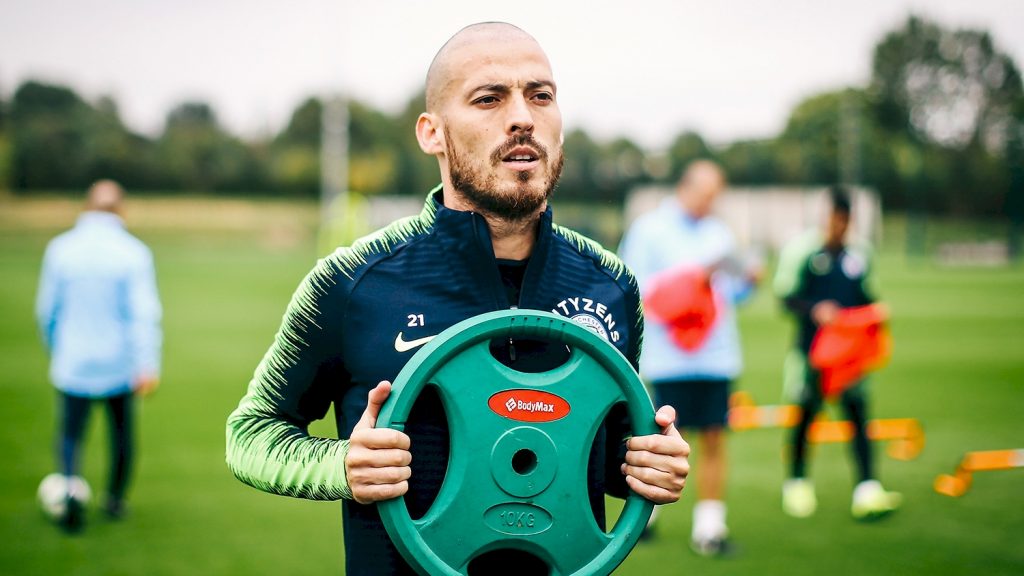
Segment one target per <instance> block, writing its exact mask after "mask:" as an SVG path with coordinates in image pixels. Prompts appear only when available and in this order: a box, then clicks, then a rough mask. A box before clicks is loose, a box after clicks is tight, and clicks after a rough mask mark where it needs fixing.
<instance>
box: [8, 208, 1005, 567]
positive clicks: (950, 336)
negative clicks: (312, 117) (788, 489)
mask: <svg viewBox="0 0 1024 576" xmlns="http://www.w3.org/2000/svg"><path fill="white" fill-rule="evenodd" d="M154 207H156V208H158V210H152V208H154ZM130 208H131V209H132V210H135V212H134V214H135V217H134V218H133V219H132V221H133V222H136V223H137V225H136V226H133V229H134V230H135V231H136V232H137V233H138V234H139V236H141V237H142V238H143V239H144V240H146V241H147V242H148V243H149V244H150V246H151V247H152V248H153V251H154V254H155V256H156V260H157V265H158V274H159V278H158V280H159V285H160V290H161V295H162V298H163V303H164V309H165V321H164V326H165V358H164V363H165V371H164V377H163V384H162V387H161V389H160V390H159V391H158V393H157V394H156V395H155V396H154V397H152V398H150V399H147V400H146V401H144V402H143V403H142V404H141V405H140V407H139V408H140V409H139V423H140V435H139V438H138V440H139V458H138V468H137V475H136V481H135V484H134V487H133V489H132V491H131V499H130V503H131V509H130V515H129V517H128V518H127V519H126V520H125V521H123V522H120V523H111V522H109V521H107V520H105V519H104V518H103V517H102V516H100V515H99V514H91V515H90V518H89V520H90V522H89V524H88V526H87V529H86V531H85V533H84V534H82V535H81V536H77V537H66V536H64V535H62V534H61V533H60V532H59V531H58V530H57V529H56V528H55V527H53V526H51V525H50V524H48V523H47V522H46V520H45V519H44V518H43V516H42V513H41V512H40V511H39V509H38V507H37V505H36V503H35V500H34V494H35V489H36V486H37V485H38V482H39V481H40V479H41V478H42V477H43V476H44V475H45V474H46V473H48V472H50V471H51V468H52V465H53V464H52V462H53V456H52V446H53V441H54V393H53V391H52V389H51V387H50V385H49V383H48V382H47V380H46V359H45V356H44V354H43V352H42V349H41V347H40V345H39V341H38V338H37V336H36V332H35V327H34V324H33V318H32V303H33V298H34V294H35V284H36V281H37V277H38V272H39V260H40V257H41V255H42V250H43V247H44V246H45V243H46V241H47V239H48V238H49V237H50V236H51V235H52V234H54V233H56V232H57V231H58V230H60V229H61V228H63V227H65V226H67V225H69V224H70V222H71V221H72V220H73V217H74V205H72V204H68V203H62V202H55V203H53V205H47V206H45V207H42V208H40V207H39V206H34V207H32V206H29V207H26V206H24V205H22V204H18V205H15V204H12V203H11V201H10V200H7V199H4V198H0V454H2V459H3V462H4V466H3V469H4V470H3V473H0V542H2V543H3V544H2V545H0V573H2V574H19V575H20V574H76V575H77V574H80V575H93V574H95V575H118V574H125V575H134V574H147V575H154V576H157V575H172V574H275V573H276V574H291V575H304V574H325V573H338V572H339V571H340V565H341V562H342V555H343V551H342V547H341V527H340V522H339V516H340V512H339V506H338V505H336V504H324V503H313V502H305V501H300V500H291V499H287V498H281V497H276V496H270V495H267V494H262V493H260V492H257V491H255V490H253V489H251V488H248V487H246V486H244V485H242V484H240V483H239V482H237V481H236V480H234V478H232V477H231V475H230V473H229V472H228V470H227V468H226V466H225V465H224V462H223V460H224V459H223V453H224V420H225V418H226V417H227V415H228V413H229V412H230V411H231V410H232V409H233V408H234V406H235V405H236V403H237V401H238V399H239V398H240V397H241V395H242V393H243V391H244V388H245V386H246V384H247V382H248V380H249V377H250V376H251V374H252V370H253V368H254V367H255V366H256V364H257V363H258V362H259V359H260V358H261V357H262V355H263V353H264V352H265V351H266V348H267V346H268V345H269V343H270V341H271V338H272V337H273V333H274V330H275V329H276V328H277V325H278V322H279V319H280V316H281V313H282V312H283V311H284V307H285V305H286V303H287V301H288V298H289V296H290V295H291V292H292V290H293V289H294V287H295V285H296V284H297V283H298V281H299V279H300V278H301V277H302V276H303V275H304V274H305V273H306V272H307V271H308V269H309V268H310V267H311V265H312V264H313V261H314V248H313V246H314V245H315V242H314V236H313V233H312V231H311V230H312V229H313V226H314V225H315V223H316V214H315V209H314V207H313V206H311V205H310V206H305V205H300V206H295V205H289V204H278V203H239V204H232V205H228V206H224V205H222V203H211V202H208V201H200V200H192V201H164V202H160V203H159V205H156V204H151V203H146V204H137V205H132V206H130ZM218 211H219V212H218ZM154 212H157V213H159V214H160V216H155V215H154ZM131 215H132V213H130V216H131ZM879 271H880V280H881V287H882V290H883V295H884V296H885V299H886V300H887V301H888V302H889V303H890V304H891V306H892V309H893V316H894V321H893V335H894V338H895V353H894V357H893V360H892V363H891V364H890V366H889V367H888V368H886V369H885V370H884V371H882V372H881V373H879V374H878V375H877V377H876V378H875V379H874V382H873V385H872V386H873V390H872V394H873V396H872V397H873V406H872V412H873V416H875V417H883V418H887V417H891V418H897V417H915V418H918V419H920V420H921V422H922V425H923V426H924V429H925V433H926V434H927V445H926V446H925V449H924V451H923V452H922V454H921V455H920V456H919V457H918V458H917V459H916V460H912V461H909V462H900V461H895V460H892V459H890V458H888V457H887V456H885V455H884V447H883V446H879V450H878V464H879V469H880V473H881V476H882V479H883V481H884V482H885V483H886V485H887V486H888V487H889V488H891V489H893V490H898V491H901V492H903V494H904V496H905V504H904V509H903V510H901V511H900V512H899V513H897V514H896V515H895V516H893V517H891V518H889V519H887V520H885V521H883V522H880V523H876V524H859V523H856V522H854V521H853V520H852V519H851V518H850V515H849V496H850V489H851V487H852V484H853V479H852V473H851V467H850V463H849V459H848V457H847V447H846V446H844V445H823V446H818V447H816V448H815V452H814V458H813V461H812V467H811V474H812V476H813V477H814V479H815V481H816V483H817V486H818V497H819V500H820V504H819V508H818V512H817V514H816V515H815V516H814V517H812V518H810V519H808V520H795V519H792V518H789V517H786V516H784V515H783V514H782V511H781V508H780V502H779V491H780V486H781V481H782V476H783V464H782V459H781V446H782V440H783V433H782V432H780V431H778V430H761V431H757V430H755V431H749V432H742V433H736V434H734V435H733V436H732V443H731V445H730V449H731V454H730V462H731V478H730V485H729V489H730V494H729V520H730V526H731V529H732V533H733V536H734V539H735V542H736V545H737V547H738V549H739V550H738V555H737V556H736V557H735V558H732V559H727V560H708V559H704V558H699V557H696V556H694V555H693V554H692V553H690V551H689V550H688V549H687V539H688V537H689V529H690V511H691V507H692V503H693V498H694V493H695V491H694V490H693V488H694V485H693V484H691V486H690V488H689V489H688V492H687V494H686V495H685V496H684V500H683V502H682V503H680V504H678V505H675V506H673V507H670V508H667V509H664V510H663V513H662V514H661V517H660V518H659V524H658V531H657V536H656V538H655V539H654V540H652V541H649V542H644V543H641V544H640V545H639V546H638V547H637V549H636V550H635V551H634V552H633V554H632V555H631V556H630V557H629V558H628V559H627V561H626V562H625V563H624V564H623V566H622V568H621V569H620V570H619V571H618V572H617V573H618V574H645V575H650V574H700V575H702V576H711V575H717V574H730V575H735V574H756V575H759V576H761V575H773V574H780V575H781V574H796V575H800V574H807V575H814V576H820V575H822V574H928V575H932V574H965V575H967V574H984V575H986V576H987V575H994V574H1020V573H1022V572H1024V548H1022V547H1021V546H1020V534H1022V533H1024V506H1022V505H1021V502H1022V499H1021V496H1020V494H1021V491H1022V490H1024V472H1021V471H1019V470H1018V471H1009V472H993V473H983V474H978V475H976V476H975V484H974V486H973V487H972V489H971V491H970V492H968V493H967V495H966V496H964V497H963V498H960V499H950V498H947V497H944V496H940V495H938V494H936V493H935V492H933V491H932V488H931V484H932V481H933V480H934V478H935V476H936V475H937V474H939V473H943V472H946V473H948V472H951V471H952V470H953V467H954V466H955V465H956V463H957V462H958V461H959V459H960V457H961V456H962V454H963V453H964V452H965V451H968V450H981V449H996V448H1019V447H1024V435H1022V434H1021V430H1022V427H1021V415H1022V414H1024V299H1022V295H1024V269H1022V268H1020V267H1017V268H1013V269H998V270H981V269H944V268H938V267H935V266H934V265H932V264H930V263H921V264H908V263H907V262H905V261H904V260H903V258H902V257H901V256H900V255H899V252H898V251H896V250H893V251H889V252H886V251H883V253H882V260H881V268H880V270H879ZM741 324H742V325H741V329H742V331H743V338H744V344H745V357H746V362H747V366H748V369H747V372H746V375H745V377H744V379H743V380H742V382H741V383H740V386H741V387H742V388H744V389H746V390H748V391H749V392H750V393H751V394H752V395H753V397H754V398H755V400H757V401H758V402H760V403H777V402H778V401H779V400H780V392H779V391H780V384H779V372H780V368H779V367H780V364H781V358H782V355H783V353H784V351H785V349H786V346H787V345H788V342H789V339H790V326H789V323H788V322H787V321H786V320H785V319H784V318H783V317H782V315H781V314H780V313H779V311H778V308H777V307H776V306H775V304H774V302H772V300H771V298H770V297H769V296H768V294H767V292H763V293H762V294H760V295H759V296H758V297H757V298H756V299H755V301H754V302H753V304H752V305H751V306H749V307H748V308H746V309H745V310H744V311H743V313H742V315H741ZM101 424H103V421H102V414H101V412H100V411H99V410H96V411H94V413H93V422H92V426H91V427H90V435H89V441H88V448H87V450H88V451H87V455H86V456H87V457H86V462H85V475H86V477H87V478H88V480H89V481H90V483H91V484H92V486H93V489H94V490H96V491H101V490H102V487H103V482H104V477H105V456H106V445H105V442H104V440H105V439H104V437H103V434H105V429H104V427H103V426H101ZM314 433H318V434H322V435H330V434H331V433H332V427H331V426H330V425H327V424H325V423H320V424H318V426H317V427H316V428H315V429H314Z"/></svg>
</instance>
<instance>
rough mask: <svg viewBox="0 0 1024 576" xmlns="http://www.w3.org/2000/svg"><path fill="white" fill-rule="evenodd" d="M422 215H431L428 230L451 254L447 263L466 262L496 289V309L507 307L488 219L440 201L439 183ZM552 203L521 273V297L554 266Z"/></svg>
mask: <svg viewBox="0 0 1024 576" xmlns="http://www.w3.org/2000/svg"><path fill="white" fill-rule="evenodd" d="M421 215H422V217H424V218H432V220H433V221H432V230H431V234H432V235H434V236H435V237H436V238H438V239H439V240H440V241H441V242H442V244H443V245H444V247H445V252H446V253H447V254H449V255H450V256H451V258H449V259H448V261H449V264H450V265H456V266H467V267H468V268H469V269H470V270H472V271H473V272H474V275H475V276H476V281H477V282H481V283H484V284H482V285H488V284H489V285H491V286H493V287H494V292H495V302H496V306H497V307H496V308H495V309H503V308H506V307H507V306H506V304H505V299H506V296H505V292H504V287H503V285H502V284H501V276H500V273H499V270H498V262H497V259H495V257H494V247H493V245H492V244H491V233H490V229H489V228H488V227H487V220H485V219H484V217H483V215H481V214H479V213H477V212H468V211H461V210H452V209H451V208H448V207H447V206H445V205H444V203H443V196H442V189H441V185H438V186H437V187H436V188H434V189H433V190H431V191H430V194H429V195H428V196H427V201H426V205H425V206H424V207H423V212H422V214H421ZM554 234H555V231H554V225H553V224H552V211H551V205H550V204H548V206H547V208H546V209H545V210H544V213H543V214H541V217H540V224H539V225H538V227H537V242H536V243H535V244H534V245H533V252H531V253H530V256H529V263H528V264H527V266H526V271H525V273H524V276H523V286H522V291H521V297H520V301H521V302H522V301H523V300H524V298H525V299H526V300H528V299H529V295H531V294H534V293H535V292H536V290H537V289H538V288H539V286H540V278H541V275H542V271H544V270H553V269H554V266H553V265H554V264H555V263H554V262H553V258H554V252H555V251H554V250H551V249H550V247H551V243H552V237H553V236H554Z"/></svg>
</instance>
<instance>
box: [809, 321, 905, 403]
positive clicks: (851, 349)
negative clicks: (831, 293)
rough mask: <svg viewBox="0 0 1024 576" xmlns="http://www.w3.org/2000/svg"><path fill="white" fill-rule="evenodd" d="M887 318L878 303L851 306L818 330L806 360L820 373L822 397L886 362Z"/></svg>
mask: <svg viewBox="0 0 1024 576" xmlns="http://www.w3.org/2000/svg"><path fill="white" fill-rule="evenodd" d="M888 317H889V312H888V309H887V308H886V307H885V306H882V305H881V304H869V305H867V306H854V307H851V308H844V309H843V310H841V311H840V312H839V316H838V317H837V318H836V321H835V322H833V323H832V324H829V325H828V326H823V327H822V328H821V329H820V330H818V333H817V334H816V335H815V336H814V341H813V342H811V354H810V358H809V359H808V360H809V361H810V364H811V366H812V367H813V368H815V369H817V370H818V371H820V372H821V382H820V384H821V391H822V393H823V394H824V395H825V396H826V397H829V396H834V395H836V394H840V393H841V392H842V391H843V390H846V389H847V388H849V387H850V386H852V385H853V384H855V383H857V381H859V380H860V379H861V378H862V377H863V376H864V374H865V373H867V372H868V371H870V370H876V369H878V368H881V367H882V366H884V365H885V363H886V362H888V361H889V356H890V355H891V354H892V336H891V335H890V334H889V328H888V327H887V326H886V325H885V321H886V320H887V319H888Z"/></svg>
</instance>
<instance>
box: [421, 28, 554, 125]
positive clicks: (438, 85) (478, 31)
mask: <svg viewBox="0 0 1024 576" xmlns="http://www.w3.org/2000/svg"><path fill="white" fill-rule="evenodd" d="M510 40H529V41H531V42H533V43H537V40H536V39H534V37H533V36H530V35H529V34H527V33H526V32H525V31H523V30H522V29H521V28H519V27H517V26H514V25H512V24H508V23H506V22H480V23H478V24H470V25H469V26H466V27H465V28H463V29H462V30H459V31H458V32H456V33H455V35H454V36H452V37H451V38H449V39H448V41H447V42H445V44H444V46H441V49H440V50H438V51H437V54H436V55H434V59H433V61H431V63H430V68H429V69H428V70H427V90H426V92H427V98H426V100H427V101H426V106H427V112H438V111H439V109H440V107H441V103H442V102H443V101H444V94H445V92H446V91H447V88H448V86H449V85H450V84H451V82H452V80H453V79H454V78H455V77H456V73H457V72H458V68H460V67H461V65H462V64H463V62H461V58H460V57H459V56H460V52H461V49H462V48H465V47H466V46H470V45H473V44H478V43H496V44H501V43H505V42H508V41H510Z"/></svg>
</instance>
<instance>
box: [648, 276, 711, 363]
mask: <svg viewBox="0 0 1024 576" xmlns="http://www.w3.org/2000/svg"><path fill="white" fill-rule="evenodd" d="M644 310H646V311H647V313H648V314H649V316H650V317H651V318H653V319H655V320H657V321H658V322H660V323H662V324H664V325H666V326H667V327H668V329H669V334H670V335H671V337H672V341H673V342H675V343H676V345H678V346H679V347H680V348H682V349H683V350H686V351H688V352H693V351H695V350H697V349H698V348H700V347H701V345H702V344H703V343H704V341H705V340H707V337H708V335H709V334H710V333H711V327H712V326H714V324H715V320H716V318H717V317H718V305H717V303H716V302H715V294H714V292H713V291H712V290H711V279H710V276H709V275H708V273H707V271H705V270H704V269H702V268H699V267H696V266H679V267H676V268H672V269H670V270H666V271H664V272H662V273H660V274H658V275H657V276H655V277H654V278H652V279H651V283H650V290H648V291H647V294H646V295H645V296H644Z"/></svg>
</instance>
